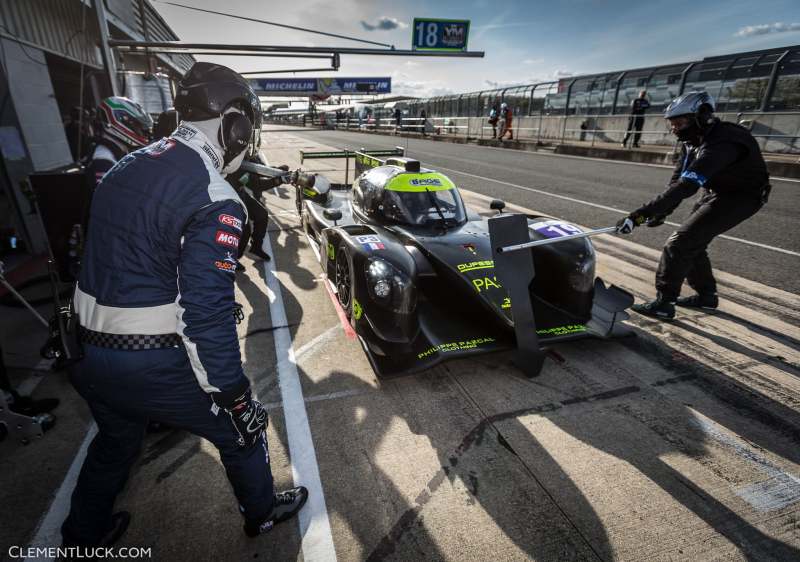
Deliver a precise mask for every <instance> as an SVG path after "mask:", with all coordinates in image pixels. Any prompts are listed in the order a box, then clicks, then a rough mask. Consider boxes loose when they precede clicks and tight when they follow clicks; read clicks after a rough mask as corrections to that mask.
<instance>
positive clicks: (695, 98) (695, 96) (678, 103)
mask: <svg viewBox="0 0 800 562" xmlns="http://www.w3.org/2000/svg"><path fill="white" fill-rule="evenodd" d="M714 109H715V107H714V98H712V97H711V95H710V94H709V93H708V92H689V93H688V94H683V95H682V96H679V97H677V98H675V99H674V100H672V103H670V104H669V105H668V106H667V109H665V110H664V119H672V118H674V117H680V116H682V115H693V116H694V117H695V118H696V119H697V123H698V125H700V126H701V127H702V126H703V125H708V124H709V123H708V122H709V120H710V119H712V118H713V117H714Z"/></svg>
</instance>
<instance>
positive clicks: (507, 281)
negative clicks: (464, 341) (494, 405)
mask: <svg viewBox="0 0 800 562" xmlns="http://www.w3.org/2000/svg"><path fill="white" fill-rule="evenodd" d="M528 239H529V234H528V219H527V217H526V216H525V215H506V214H502V215H497V216H495V217H492V218H491V219H489V240H490V242H491V244H492V257H493V259H494V266H495V273H496V274H497V277H499V278H500V284H501V285H503V287H505V288H506V290H507V291H508V296H509V297H510V299H511V314H512V315H513V317H514V332H515V333H516V336H517V349H516V351H515V357H514V363H515V364H516V365H517V368H519V369H520V370H521V371H522V372H523V373H524V374H525V376H527V377H529V378H532V377H536V376H538V375H539V374H540V373H541V372H542V367H543V366H544V359H545V351H544V350H542V349H541V348H540V347H539V336H538V335H536V321H535V319H534V317H533V303H532V302H531V297H530V293H529V287H530V285H531V283H532V282H533V277H534V275H535V271H534V268H533V260H532V259H531V255H530V253H529V252H501V251H500V250H501V248H503V247H505V246H510V245H512V244H516V243H518V242H519V241H520V240H528Z"/></svg>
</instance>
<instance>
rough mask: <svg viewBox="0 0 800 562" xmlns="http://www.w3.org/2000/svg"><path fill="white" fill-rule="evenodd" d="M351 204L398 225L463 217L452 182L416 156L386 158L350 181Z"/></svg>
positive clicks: (374, 217)
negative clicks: (422, 163) (413, 158)
mask: <svg viewBox="0 0 800 562" xmlns="http://www.w3.org/2000/svg"><path fill="white" fill-rule="evenodd" d="M353 207H354V208H355V210H356V212H359V213H361V214H363V215H365V216H366V217H368V218H369V219H371V220H374V221H376V222H380V223H388V224H397V225H402V226H443V227H448V226H457V225H460V224H463V223H464V222H466V220H467V214H466V210H465V209H464V203H463V201H462V200H461V196H460V195H459V193H458V189H456V186H455V184H454V183H453V182H452V180H450V178H448V177H447V176H445V175H444V174H441V173H439V172H435V171H433V170H428V169H425V168H421V166H420V163H419V161H418V160H411V159H409V158H390V159H388V160H387V161H386V164H385V165H383V166H378V167H375V168H372V169H370V170H367V171H366V172H364V173H363V174H362V175H361V176H360V177H359V178H358V179H357V180H356V182H355V183H354V185H353Z"/></svg>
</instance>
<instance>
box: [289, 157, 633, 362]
mask: <svg viewBox="0 0 800 562" xmlns="http://www.w3.org/2000/svg"><path fill="white" fill-rule="evenodd" d="M401 154H402V149H397V150H396V151H370V152H348V151H345V152H328V153H321V152H318V153H303V159H304V160H305V159H309V158H335V157H344V158H351V157H352V158H354V159H355V172H356V178H355V180H354V181H353V183H352V185H348V184H347V183H345V184H339V185H331V183H330V182H329V181H328V180H327V178H325V177H324V176H322V175H319V174H314V175H309V174H295V176H294V180H293V181H292V183H293V184H294V185H295V189H296V197H297V200H296V203H297V210H298V212H299V213H300V216H301V220H302V228H303V229H304V231H305V234H306V236H307V237H308V240H309V242H310V244H311V246H312V248H313V249H314V251H315V253H316V255H317V257H318V259H319V261H320V264H321V265H322V269H323V271H324V273H325V276H326V278H327V280H328V282H329V288H330V289H331V290H332V292H333V293H335V296H336V299H337V300H338V303H339V304H340V305H341V307H342V309H343V310H344V313H345V314H346V316H347V318H348V320H349V321H350V323H351V325H352V326H353V328H354V330H355V332H356V334H357V335H358V336H359V339H360V341H361V344H362V346H363V348H364V351H365V352H366V354H367V356H368V358H369V361H370V363H371V365H372V367H373V369H374V370H375V372H376V373H377V374H378V375H379V376H392V375H402V374H407V373H413V372H416V371H419V370H422V369H426V368H428V367H431V366H433V365H435V364H437V363H438V362H440V361H442V360H445V359H450V358H455V357H463V356H469V355H473V354H481V353H487V352H493V351H500V350H508V349H518V348H520V347H523V345H524V346H527V347H531V346H534V347H535V349H532V350H529V351H530V352H531V353H530V354H529V355H528V356H527V358H526V356H525V355H524V354H523V355H521V356H519V355H518V358H517V363H518V365H519V366H520V367H521V368H522V370H523V371H525V372H526V374H528V375H529V376H535V375H536V374H538V372H539V371H540V370H541V363H542V361H543V359H544V354H543V351H542V347H541V346H540V344H541V345H542V346H546V345H549V344H551V343H555V342H561V341H565V340H573V339H577V338H584V337H587V336H599V337H611V336H617V335H623V333H625V332H626V331H629V330H627V329H626V328H624V327H623V326H620V321H621V320H625V319H627V318H628V315H627V313H626V312H624V309H625V308H627V307H629V306H630V305H631V304H632V303H633V297H632V296H631V295H630V294H629V293H626V292H625V291H622V290H621V289H618V288H617V287H613V286H612V287H609V288H606V287H605V285H604V284H603V283H602V281H600V280H599V279H595V252H594V249H593V247H592V243H591V242H590V240H589V239H588V237H581V238H577V239H566V240H564V241H563V242H562V241H560V243H554V244H548V245H542V246H540V247H536V248H532V249H525V250H523V251H521V252H519V253H518V257H522V262H517V263H518V264H519V263H523V265H524V264H530V267H531V277H532V278H533V280H532V282H530V283H529V284H528V282H524V284H523V285H522V292H517V293H514V294H516V295H522V296H521V297H517V298H518V299H519V301H520V302H519V303H513V304H515V305H516V304H519V305H520V306H512V301H511V296H510V295H511V292H510V291H508V290H506V288H505V287H504V285H503V284H502V283H501V281H499V278H500V277H501V276H500V275H499V272H497V271H496V270H495V263H496V260H495V257H497V254H496V253H495V249H493V248H492V243H491V240H490V238H491V237H490V224H489V223H490V222H491V221H492V220H494V219H493V218H490V219H485V218H482V217H480V216H479V215H478V214H476V213H475V212H473V211H470V210H468V209H467V208H466V207H465V205H464V203H463V201H462V199H461V196H460V194H459V191H458V188H457V187H456V185H455V184H454V183H453V182H452V181H451V180H450V178H448V177H447V176H445V175H443V174H441V173H438V172H436V171H433V170H428V169H425V168H423V167H422V166H421V164H420V162H419V161H417V160H412V159H409V158H405V157H402V156H400V155H401ZM392 155H394V156H392ZM378 156H387V158H386V159H380V158H379V157H378ZM348 173H349V162H348ZM345 182H347V180H345ZM491 207H492V208H493V209H496V210H497V211H498V214H499V215H500V214H502V209H503V207H504V203H503V202H501V201H494V202H492V205H491ZM501 216H502V217H508V216H509V214H508V213H505V214H502V215H501ZM519 216H520V215H518V217H519ZM525 221H527V225H526V226H527V233H528V234H527V235H525V236H526V237H527V238H528V240H546V239H550V238H559V237H569V236H571V235H572V236H580V233H581V232H582V231H581V229H580V228H578V227H577V226H574V225H572V224H570V223H568V222H564V221H561V220H558V219H554V218H551V217H545V216H526V217H525V218H524V220H523V227H522V230H523V232H524V231H525V230H526V229H525ZM521 242H526V240H521ZM523 254H524V255H523ZM527 256H529V257H527ZM521 269H524V267H523V268H521ZM534 269H535V271H536V275H535V276H533V271H534ZM520 273H521V272H520ZM517 274H518V272H517V271H516V270H511V271H507V272H506V274H505V276H503V277H502V278H503V279H509V280H515V279H516V278H517ZM512 282H513V281H512ZM527 295H529V296H527ZM526 300H527V302H524V301H526ZM522 305H526V306H527V310H528V312H527V315H528V316H530V315H531V314H532V317H531V318H530V322H529V323H526V324H525V326H530V327H531V328H530V331H531V332H534V333H532V334H526V333H524V332H522V331H521V330H522V328H523V327H522V325H519V324H518V325H517V326H516V331H515V323H514V317H515V316H517V317H518V318H523V317H524V315H525V314H526V312H525V307H524V306H522ZM533 318H535V324H534V323H533ZM529 336H531V337H529ZM531 357H533V358H534V360H533V361H531V360H530V358H531ZM537 357H538V358H540V359H539V360H538V361H537V360H536V358H537ZM531 363H534V365H531ZM537 363H538V364H537Z"/></svg>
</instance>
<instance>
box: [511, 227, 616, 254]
mask: <svg viewBox="0 0 800 562" xmlns="http://www.w3.org/2000/svg"><path fill="white" fill-rule="evenodd" d="M616 231H617V227H616V226H609V227H607V228H597V229H595V230H587V231H586V232H579V233H578V234H568V235H567V236H559V237H558V238H548V239H546V240H533V241H531V242H523V243H522V244H512V245H511V246H502V247H500V248H497V253H498V254H504V253H506V252H516V251H517V250H524V249H525V248H535V247H536V246H546V245H548V244H557V243H558V242H566V241H567V240H576V239H578V238H588V237H590V236H597V235H598V234H610V233H612V232H616Z"/></svg>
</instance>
